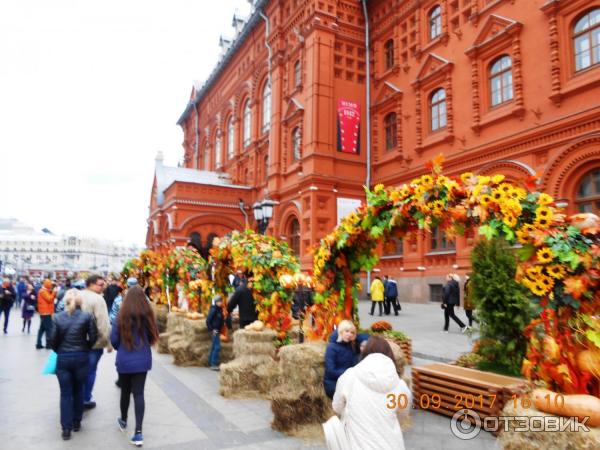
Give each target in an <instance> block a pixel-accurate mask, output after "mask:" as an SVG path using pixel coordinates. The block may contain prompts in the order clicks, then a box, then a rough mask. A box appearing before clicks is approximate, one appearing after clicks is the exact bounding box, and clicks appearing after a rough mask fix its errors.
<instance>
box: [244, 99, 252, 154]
mask: <svg viewBox="0 0 600 450" xmlns="http://www.w3.org/2000/svg"><path fill="white" fill-rule="evenodd" d="M251 128H252V111H251V110H250V100H246V103H244V137H243V141H244V147H248V146H249V145H250V139H251V138H250V130H251Z"/></svg>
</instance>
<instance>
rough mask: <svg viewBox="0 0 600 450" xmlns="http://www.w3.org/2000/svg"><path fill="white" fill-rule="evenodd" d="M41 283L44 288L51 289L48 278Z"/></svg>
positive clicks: (50, 281)
mask: <svg viewBox="0 0 600 450" xmlns="http://www.w3.org/2000/svg"><path fill="white" fill-rule="evenodd" d="M43 284H44V287H45V288H46V289H52V280H49V279H48V278H46V279H45V280H44V283H43Z"/></svg>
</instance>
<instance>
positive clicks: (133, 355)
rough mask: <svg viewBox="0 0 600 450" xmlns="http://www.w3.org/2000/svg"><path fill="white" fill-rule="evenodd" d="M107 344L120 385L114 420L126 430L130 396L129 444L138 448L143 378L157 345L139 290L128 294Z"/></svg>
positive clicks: (152, 322)
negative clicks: (131, 423) (131, 427)
mask: <svg viewBox="0 0 600 450" xmlns="http://www.w3.org/2000/svg"><path fill="white" fill-rule="evenodd" d="M110 340H111V343H112V346H113V347H114V348H115V349H116V350H117V360H116V366H117V372H118V374H119V382H120V385H121V403H120V407H121V416H120V417H118V418H117V424H118V426H119V429H120V430H121V431H123V432H125V430H126V429H127V414H128V411H129V402H130V397H131V395H132V394H133V404H134V410H135V430H134V434H133V436H132V437H131V440H130V442H131V443H132V444H134V445H136V446H137V447H141V446H142V445H143V444H144V437H143V435H142V422H143V420H144V412H145V407H146V405H145V400H144V386H145V383H146V375H147V374H148V371H149V370H151V369H152V350H151V348H150V347H151V346H153V345H154V344H156V342H158V327H157V326H156V318H155V317H154V311H153V310H152V307H151V306H150V302H148V299H147V298H146V295H145V294H144V290H143V289H142V288H141V287H140V286H134V287H132V288H131V289H129V290H128V291H127V295H126V296H125V300H124V301H123V304H122V306H121V310H120V312H119V316H118V317H117V322H116V324H115V326H114V327H113V329H112V332H111V336H110Z"/></svg>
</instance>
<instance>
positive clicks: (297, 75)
mask: <svg viewBox="0 0 600 450" xmlns="http://www.w3.org/2000/svg"><path fill="white" fill-rule="evenodd" d="M301 84H302V66H301V65H300V60H298V61H296V64H294V87H299V86H300V85H301Z"/></svg>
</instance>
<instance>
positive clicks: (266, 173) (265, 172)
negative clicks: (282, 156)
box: [263, 156, 269, 181]
mask: <svg viewBox="0 0 600 450" xmlns="http://www.w3.org/2000/svg"><path fill="white" fill-rule="evenodd" d="M263 177H264V179H265V181H267V178H268V177H269V157H268V156H265V161H264V165H263Z"/></svg>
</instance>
